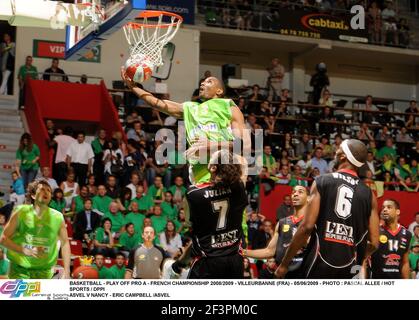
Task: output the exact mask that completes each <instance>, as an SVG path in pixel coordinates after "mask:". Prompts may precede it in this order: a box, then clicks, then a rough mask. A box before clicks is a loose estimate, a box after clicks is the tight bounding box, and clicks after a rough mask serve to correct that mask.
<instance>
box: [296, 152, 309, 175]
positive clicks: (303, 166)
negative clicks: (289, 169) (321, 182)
mask: <svg viewBox="0 0 419 320" xmlns="http://www.w3.org/2000/svg"><path fill="white" fill-rule="evenodd" d="M310 165H311V153H310V152H304V154H303V158H302V159H301V160H298V162H297V166H299V167H301V170H302V172H307V169H308V168H309V167H310Z"/></svg>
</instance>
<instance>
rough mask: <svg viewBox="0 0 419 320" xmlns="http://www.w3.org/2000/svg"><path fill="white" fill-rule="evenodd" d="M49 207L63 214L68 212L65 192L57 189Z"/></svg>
mask: <svg viewBox="0 0 419 320" xmlns="http://www.w3.org/2000/svg"><path fill="white" fill-rule="evenodd" d="M49 207H50V208H52V209H55V210H57V211H58V212H61V213H62V214H63V215H64V214H65V212H66V201H65V199H64V193H63V190H61V189H55V190H54V192H53V195H52V199H51V202H50V203H49Z"/></svg>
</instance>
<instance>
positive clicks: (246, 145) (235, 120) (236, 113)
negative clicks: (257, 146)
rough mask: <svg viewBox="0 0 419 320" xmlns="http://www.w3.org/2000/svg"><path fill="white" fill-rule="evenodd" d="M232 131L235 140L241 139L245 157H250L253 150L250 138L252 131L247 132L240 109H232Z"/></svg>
mask: <svg viewBox="0 0 419 320" xmlns="http://www.w3.org/2000/svg"><path fill="white" fill-rule="evenodd" d="M231 114H232V119H231V129H232V131H233V135H234V137H235V138H238V139H241V140H242V142H243V147H242V148H243V155H244V156H246V155H249V156H250V151H251V148H252V142H251V138H250V131H249V130H246V125H245V123H244V116H243V113H242V112H241V111H240V109H239V108H238V107H232V108H231Z"/></svg>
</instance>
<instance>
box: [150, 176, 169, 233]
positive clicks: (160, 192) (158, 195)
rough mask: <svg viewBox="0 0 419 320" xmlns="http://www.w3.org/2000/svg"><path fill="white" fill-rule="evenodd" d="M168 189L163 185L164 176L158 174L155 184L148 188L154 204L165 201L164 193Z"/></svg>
mask: <svg viewBox="0 0 419 320" xmlns="http://www.w3.org/2000/svg"><path fill="white" fill-rule="evenodd" d="M166 191H167V189H166V188H165V187H164V186H163V180H162V178H161V177H160V176H156V177H155V178H154V184H153V185H151V186H150V187H149V188H148V192H147V195H148V196H149V197H150V198H152V199H153V201H154V205H160V204H161V203H162V202H163V197H164V193H165V192H166ZM156 232H157V230H156ZM157 233H159V232H157Z"/></svg>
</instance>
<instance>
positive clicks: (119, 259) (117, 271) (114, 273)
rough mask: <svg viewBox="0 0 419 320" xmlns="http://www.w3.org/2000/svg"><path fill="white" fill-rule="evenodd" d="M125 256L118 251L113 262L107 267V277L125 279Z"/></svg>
mask: <svg viewBox="0 0 419 320" xmlns="http://www.w3.org/2000/svg"><path fill="white" fill-rule="evenodd" d="M125 272H126V268H125V256H124V255H123V254H122V253H121V252H118V253H117V254H116V258H115V264H114V265H113V266H112V267H110V268H109V269H108V274H109V277H108V278H107V279H125Z"/></svg>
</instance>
